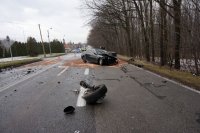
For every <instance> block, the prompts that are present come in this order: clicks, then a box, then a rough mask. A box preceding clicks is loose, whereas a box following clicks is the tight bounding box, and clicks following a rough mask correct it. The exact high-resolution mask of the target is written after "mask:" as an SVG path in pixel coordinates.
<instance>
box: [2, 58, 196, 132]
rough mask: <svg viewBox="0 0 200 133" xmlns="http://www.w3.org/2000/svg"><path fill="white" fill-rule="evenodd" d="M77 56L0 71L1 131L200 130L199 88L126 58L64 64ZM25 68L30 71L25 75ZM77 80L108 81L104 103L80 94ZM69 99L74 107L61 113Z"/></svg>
mask: <svg viewBox="0 0 200 133" xmlns="http://www.w3.org/2000/svg"><path fill="white" fill-rule="evenodd" d="M77 58H79V55H76V57H74V55H67V56H62V57H59V58H54V59H52V60H53V62H52V63H46V64H47V65H46V66H41V65H36V66H34V65H33V66H28V67H22V68H20V69H19V70H18V69H15V70H10V71H8V72H4V73H0V79H1V81H0V85H1V87H0V133H199V132H200V103H199V101H200V93H199V92H195V91H192V90H190V89H189V88H187V87H184V86H182V85H179V84H177V83H175V82H173V81H170V80H168V79H165V78H162V77H159V76H157V75H155V74H152V73H150V72H148V71H145V70H143V69H140V68H137V67H135V66H132V65H129V64H123V65H121V66H119V65H118V66H96V65H95V66H94V65H92V66H91V65H90V64H85V65H80V64H79V65H76V66H75V65H74V64H73V63H71V65H69V66H68V65H67V64H66V62H71V61H69V60H74V59H77ZM52 60H51V61H52ZM47 62H50V61H47ZM72 62H73V61H72ZM44 64H45V63H44ZM68 64H69V63H68ZM28 69H29V70H30V69H31V70H34V72H32V73H29V74H27V73H26V74H25V75H23V74H24V73H25V72H24V71H26V70H28ZM11 71H15V72H12V73H11ZM21 71H22V74H21V75H22V76H17V78H11V77H15V76H13V75H16V73H18V74H17V75H20V72H21ZM8 73H9V74H8ZM5 75H7V76H5ZM3 77H4V78H3ZM81 80H86V81H87V82H89V83H90V84H93V85H98V84H105V85H106V86H107V88H108V93H107V95H106V97H105V99H104V102H103V103H102V104H97V105H85V104H84V102H83V101H80V99H78V97H79V95H80V94H77V93H75V92H74V90H77V89H78V90H79V89H80V85H79V82H80V81H81ZM6 82H7V84H6ZM79 102H80V103H81V106H80V105H79V104H78V103H79ZM70 105H71V106H74V107H75V109H76V110H75V113H73V114H69V115H66V114H64V112H63V109H64V108H65V107H67V106H70Z"/></svg>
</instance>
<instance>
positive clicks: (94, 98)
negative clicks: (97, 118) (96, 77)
mask: <svg viewBox="0 0 200 133" xmlns="http://www.w3.org/2000/svg"><path fill="white" fill-rule="evenodd" d="M80 85H81V86H82V87H84V88H87V91H86V92H85V93H84V95H83V96H82V97H83V99H85V100H86V103H87V104H95V103H102V100H103V99H104V97H105V95H106V93H107V87H106V86H105V85H104V84H101V85H98V86H91V85H89V84H88V83H87V82H85V81H81V82H80Z"/></svg>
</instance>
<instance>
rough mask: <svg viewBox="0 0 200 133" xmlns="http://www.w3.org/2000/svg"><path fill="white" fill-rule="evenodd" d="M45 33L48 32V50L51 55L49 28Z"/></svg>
mask: <svg viewBox="0 0 200 133" xmlns="http://www.w3.org/2000/svg"><path fill="white" fill-rule="evenodd" d="M47 34H48V40H49V52H50V55H51V43H50V39H49V30H47Z"/></svg>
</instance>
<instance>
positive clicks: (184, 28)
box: [84, 0, 200, 74]
mask: <svg viewBox="0 0 200 133" xmlns="http://www.w3.org/2000/svg"><path fill="white" fill-rule="evenodd" d="M84 5H85V6H86V8H87V9H88V10H90V13H91V18H92V19H91V21H90V23H89V24H90V25H91V27H92V29H91V31H90V34H89V36H88V44H89V45H92V46H94V47H99V46H103V47H106V48H107V49H108V50H114V51H116V52H118V53H120V54H123V55H127V56H131V57H134V58H140V59H141V58H144V59H146V60H147V61H148V62H150V61H151V62H157V63H159V64H160V65H161V66H164V65H170V67H174V68H175V69H180V68H181V67H182V66H183V64H186V63H187V67H189V65H188V64H191V65H192V66H194V68H195V73H196V74H199V65H200V21H199V19H200V1H199V0H85V3H84Z"/></svg>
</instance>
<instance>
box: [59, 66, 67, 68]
mask: <svg viewBox="0 0 200 133" xmlns="http://www.w3.org/2000/svg"><path fill="white" fill-rule="evenodd" d="M58 68H66V66H58Z"/></svg>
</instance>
